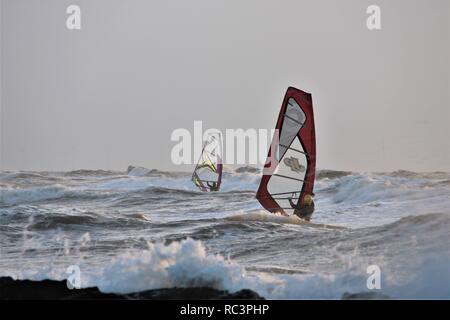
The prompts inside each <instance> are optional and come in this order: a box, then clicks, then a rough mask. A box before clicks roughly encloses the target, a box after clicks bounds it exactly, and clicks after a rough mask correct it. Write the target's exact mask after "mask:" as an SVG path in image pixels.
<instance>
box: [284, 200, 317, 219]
mask: <svg viewBox="0 0 450 320" xmlns="http://www.w3.org/2000/svg"><path fill="white" fill-rule="evenodd" d="M288 200H289V204H290V205H291V207H292V209H294V214H295V215H296V216H297V217H299V218H301V219H303V220H306V221H309V220H311V216H312V214H313V213H314V200H313V197H312V196H311V195H309V194H307V195H305V196H304V197H303V203H301V204H298V205H296V204H295V203H294V202H293V201H292V198H289V199H288Z"/></svg>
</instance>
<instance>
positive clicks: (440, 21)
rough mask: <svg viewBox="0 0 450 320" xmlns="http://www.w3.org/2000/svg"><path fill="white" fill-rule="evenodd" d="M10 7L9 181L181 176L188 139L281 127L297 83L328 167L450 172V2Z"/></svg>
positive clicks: (283, 0)
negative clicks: (180, 155)
mask: <svg viewBox="0 0 450 320" xmlns="http://www.w3.org/2000/svg"><path fill="white" fill-rule="evenodd" d="M0 1H1V131H0V132H1V139H0V140H1V145H0V151H1V155H0V156H1V157H0V159H1V169H2V170H16V169H21V170H73V169H80V168H89V169H96V168H101V169H119V170H123V169H125V168H126V167H127V166H128V165H129V164H134V165H142V166H146V167H150V168H160V169H170V170H173V169H175V170H176V169H180V168H179V167H176V166H174V165H173V164H171V160H170V151H171V148H172V147H173V146H174V143H173V142H171V141H170V134H171V133H172V131H173V130H174V129H176V128H187V129H192V127H193V121H194V120H203V121H204V127H205V128H207V127H216V128H219V129H224V128H244V129H246V128H268V129H269V128H272V127H273V126H274V124H275V122H276V117H277V115H278V112H279V107H280V104H281V101H282V98H283V95H284V93H285V90H286V88H287V87H288V86H295V87H297V88H299V89H302V90H305V91H308V92H311V93H312V95H313V102H314V108H315V118H316V119H315V121H316V136H317V164H318V167H319V168H330V169H345V170H353V171H382V170H395V169H407V170H415V171H430V170H446V171H450V142H449V141H450V139H449V137H450V126H449V124H450V62H449V60H450V58H449V57H450V8H449V1H448V0H431V1H430V0H389V1H388V0H383V1H381V0H370V1H366V0H340V1H336V0H326V1H325V0H311V1H302V0H280V1H273V0H271V1H268V0H172V1H163V0H160V1H156V0H155V1H145V0H142V1H136V0H132V1H121V0H96V1H91V0H83V1H81V0H71V1H66V0H51V1H50V0H41V1H32V0H0ZM70 4H77V5H79V6H80V7H81V12H82V22H81V23H82V29H81V30H79V31H69V30H68V29H67V28H66V19H67V14H66V8H67V6H68V5H70ZM370 4H377V5H379V6H380V7H381V23H382V24H381V26H382V29H381V30H378V31H369V30H368V29H367V28H366V18H367V14H366V8H367V7H368V6H369V5H370Z"/></svg>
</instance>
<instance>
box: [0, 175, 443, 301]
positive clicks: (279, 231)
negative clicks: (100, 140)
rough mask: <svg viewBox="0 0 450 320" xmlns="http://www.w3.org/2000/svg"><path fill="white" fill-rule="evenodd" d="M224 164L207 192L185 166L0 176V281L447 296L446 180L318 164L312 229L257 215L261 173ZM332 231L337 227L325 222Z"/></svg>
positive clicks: (109, 288)
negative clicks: (372, 287)
mask: <svg viewBox="0 0 450 320" xmlns="http://www.w3.org/2000/svg"><path fill="white" fill-rule="evenodd" d="M242 171H244V172H241V173H236V172H231V171H230V172H227V173H225V174H224V178H223V181H224V182H223V187H222V189H221V192H218V193H201V192H199V191H197V190H196V189H195V187H194V185H193V184H192V182H191V181H190V174H189V173H179V172H161V171H157V170H152V171H149V170H145V169H143V168H135V169H133V170H131V171H130V172H129V173H124V172H112V171H102V170H98V171H88V170H79V171H72V172H1V173H0V239H1V241H0V258H1V259H0V276H12V277H14V278H19V279H45V278H50V279H64V278H66V277H67V275H68V274H67V273H66V271H67V267H68V266H71V265H77V266H79V268H80V270H81V281H82V286H98V287H99V288H100V289H101V290H102V291H105V292H121V293H123V292H132V291H140V290H146V289H153V288H163V287H173V286H179V287H180V286H197V285H206V286H212V287H215V288H219V289H227V290H231V291H234V290H238V289H240V288H250V289H253V290H255V291H257V292H258V293H260V294H261V295H262V296H265V297H268V298H288V299H298V298H340V297H341V296H342V294H343V293H345V292H350V293H356V292H367V291H369V289H368V288H367V286H366V281H367V277H368V276H369V274H367V272H366V271H367V267H368V266H370V265H377V266H379V268H380V270H381V290H378V291H377V292H379V293H382V294H387V295H389V296H390V297H393V298H445V299H449V298H450V174H449V173H442V172H435V173H426V174H423V173H414V172H407V171H396V172H390V173H352V172H341V171H330V170H322V171H319V172H318V178H317V181H316V187H315V194H316V198H315V202H316V212H315V214H314V216H313V222H314V224H312V225H305V224H303V223H301V221H300V220H299V219H297V218H296V217H289V218H286V217H281V216H275V215H272V214H268V213H266V212H265V211H264V210H262V208H261V207H260V205H259V203H258V201H257V200H256V199H255V191H256V189H257V186H258V183H259V180H260V175H259V174H258V173H251V172H245V170H242ZM335 226H340V227H341V228H335Z"/></svg>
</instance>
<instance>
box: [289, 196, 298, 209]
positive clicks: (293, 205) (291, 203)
mask: <svg viewBox="0 0 450 320" xmlns="http://www.w3.org/2000/svg"><path fill="white" fill-rule="evenodd" d="M288 200H289V204H290V205H291V207H292V208H293V209H298V208H297V206H296V205H295V203H294V201H292V198H288Z"/></svg>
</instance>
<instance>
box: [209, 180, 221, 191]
mask: <svg viewBox="0 0 450 320" xmlns="http://www.w3.org/2000/svg"><path fill="white" fill-rule="evenodd" d="M206 185H207V186H208V187H209V191H219V185H218V183H217V182H209V181H208V182H207V183H206Z"/></svg>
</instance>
